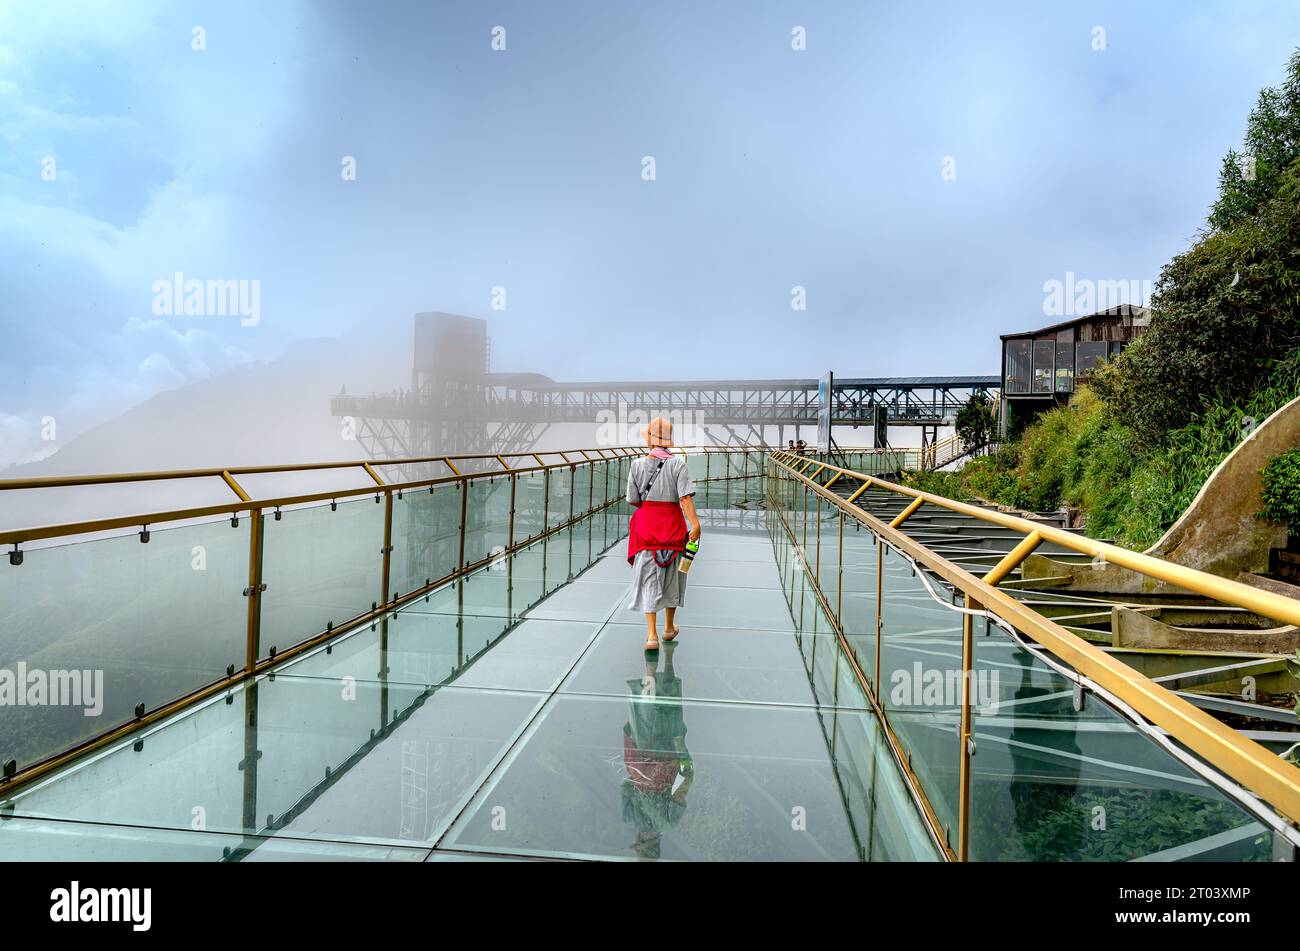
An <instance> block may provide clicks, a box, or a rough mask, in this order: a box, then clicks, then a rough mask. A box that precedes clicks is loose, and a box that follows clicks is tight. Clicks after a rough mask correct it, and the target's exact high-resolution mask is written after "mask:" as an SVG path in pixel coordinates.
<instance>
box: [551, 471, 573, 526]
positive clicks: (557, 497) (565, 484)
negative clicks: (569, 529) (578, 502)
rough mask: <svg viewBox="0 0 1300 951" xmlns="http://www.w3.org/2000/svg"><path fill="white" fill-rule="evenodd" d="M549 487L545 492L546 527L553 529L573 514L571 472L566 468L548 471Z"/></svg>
mask: <svg viewBox="0 0 1300 951" xmlns="http://www.w3.org/2000/svg"><path fill="white" fill-rule="evenodd" d="M548 474H549V475H550V485H549V486H548V488H547V490H546V527H547V528H548V529H549V528H555V527H556V526H557V525H563V524H564V523H565V522H567V521H568V520H569V518H570V517H571V516H572V513H573V508H572V506H573V471H572V470H571V469H570V468H569V467H568V466H557V467H556V468H554V469H550V470H548Z"/></svg>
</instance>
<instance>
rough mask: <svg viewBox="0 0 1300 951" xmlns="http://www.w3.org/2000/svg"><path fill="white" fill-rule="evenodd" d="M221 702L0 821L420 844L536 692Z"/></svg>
mask: <svg viewBox="0 0 1300 951" xmlns="http://www.w3.org/2000/svg"><path fill="white" fill-rule="evenodd" d="M229 699H230V702H229V703H227V702H226V701H225V700H224V699H217V700H216V701H212V702H208V703H205V704H203V705H201V706H200V707H198V708H196V709H192V710H189V711H186V712H185V713H184V714H182V715H179V716H178V717H176V718H174V719H172V720H169V721H166V722H164V723H163V724H160V725H159V726H158V727H156V728H154V729H151V730H149V731H146V732H144V733H143V734H141V735H140V736H139V738H138V739H135V740H130V741H128V742H124V743H122V744H119V745H116V746H112V747H108V748H106V749H105V750H104V751H103V752H100V753H98V754H96V755H93V756H90V757H87V758H86V759H84V760H81V761H79V762H78V763H77V764H76V765H75V766H74V767H73V768H70V769H69V770H67V771H66V772H64V773H62V774H59V775H57V776H55V777H54V778H52V779H51V780H49V781H46V782H43V783H39V784H37V785H35V786H33V787H31V788H28V789H25V790H20V791H19V792H18V793H17V794H16V795H15V796H14V798H13V800H12V808H13V814H14V815H15V816H20V817H21V816H31V817H39V818H51V819H70V820H80V821H88V822H101V823H110V824H115V825H138V826H146V827H154V828H160V829H179V830H188V829H193V828H194V827H195V825H194V824H195V823H196V822H200V823H201V824H202V828H204V829H205V830H207V831H211V832H224V833H236V834H238V833H247V834H262V835H280V834H283V835H285V836H288V837H290V838H303V839H306V838H311V839H325V840H334V841H359V840H366V841H372V842H375V841H382V842H385V843H388V844H393V845H410V844H412V843H427V845H426V847H427V846H431V845H432V842H431V841H430V840H431V839H432V838H436V836H437V835H439V834H441V832H442V827H443V824H444V823H445V822H446V821H447V820H448V819H450V818H451V817H452V816H454V815H455V813H456V811H458V809H459V807H460V805H461V803H462V801H463V800H464V799H466V798H467V797H468V796H469V794H471V793H472V792H473V791H474V790H475V789H476V788H477V787H478V785H479V783H480V782H481V781H482V774H483V773H484V771H485V770H486V769H487V768H489V767H490V766H491V765H492V764H494V763H495V762H496V760H497V759H498V758H499V757H500V755H501V754H502V753H503V752H504V751H505V749H506V748H507V747H508V746H509V744H510V743H511V742H512V741H513V740H514V738H515V737H516V735H517V734H518V733H519V731H520V730H521V729H522V728H523V727H524V725H525V724H527V722H528V721H529V720H530V719H531V717H532V716H533V714H534V713H536V711H537V709H538V708H539V706H540V703H541V700H542V695H539V694H536V693H511V692H505V691H499V690H492V691H487V690H471V689H463V688H460V687H443V688H440V689H437V690H426V689H425V688H423V687H420V686H413V685H403V684H377V683H375V682H373V681H357V682H355V683H350V682H348V681H346V680H330V679H325V678H316V677H297V676H292V675H284V674H277V675H275V676H273V677H272V676H267V677H263V678H259V679H258V681H257V682H256V684H255V685H253V686H251V687H249V688H246V689H240V690H236V691H232V692H231V693H230V694H229ZM250 720H251V721H252V722H254V723H256V728H255V730H246V729H245V727H244V724H245V722H247V721H250ZM254 751H256V752H255V753H254ZM250 762H251V763H252V766H251V768H250V765H249V764H250ZM12 826H13V824H12V822H5V823H0V854H5V853H7V852H8V849H7V847H6V845H5V839H4V837H5V835H6V834H7V831H8V830H9V829H10V828H12Z"/></svg>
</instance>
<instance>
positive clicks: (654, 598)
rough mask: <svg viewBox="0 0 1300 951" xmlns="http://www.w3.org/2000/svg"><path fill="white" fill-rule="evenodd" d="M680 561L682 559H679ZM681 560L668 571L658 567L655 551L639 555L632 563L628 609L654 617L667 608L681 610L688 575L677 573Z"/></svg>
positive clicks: (646, 551)
mask: <svg viewBox="0 0 1300 951" xmlns="http://www.w3.org/2000/svg"><path fill="white" fill-rule="evenodd" d="M678 558H680V556H678ZM678 558H674V559H673V560H672V563H671V564H670V565H669V566H668V567H667V568H660V567H659V566H658V565H657V564H655V554H654V552H653V551H649V550H643V551H639V552H637V553H636V557H635V558H634V559H633V560H632V589H631V591H630V592H629V600H628V605H627V609H628V610H629V611H640V612H641V613H642V614H653V613H654V612H656V611H662V610H663V609H664V608H680V607H681V606H682V603H683V601H684V600H685V597H686V575H684V574H682V572H680V571H678V570H677V561H678Z"/></svg>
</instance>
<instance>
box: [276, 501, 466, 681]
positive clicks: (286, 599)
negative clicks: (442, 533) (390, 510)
mask: <svg viewBox="0 0 1300 951" xmlns="http://www.w3.org/2000/svg"><path fill="white" fill-rule="evenodd" d="M418 495H420V493H419V492H416V493H414V495H411V494H408V495H407V497H408V498H413V497H415V496H418ZM375 498H376V497H375V496H368V495H367V496H361V497H358V498H350V499H344V500H342V501H340V502H339V503H338V505H337V507H335V506H332V505H330V504H324V505H313V506H310V507H307V508H300V509H290V510H287V511H285V512H283V513H282V516H281V518H280V519H278V520H277V519H276V518H274V517H273V516H271V515H267V516H264V519H265V521H264V524H265V527H266V530H265V537H264V538H263V540H262V582H263V584H265V585H266V591H265V592H263V595H262V621H261V638H260V654H261V656H262V657H266V656H267V655H268V652H269V650H270V648H271V647H273V646H274V647H278V648H279V649H281V650H283V649H284V648H286V647H288V646H290V645H292V644H296V643H298V642H299V641H302V640H304V639H306V638H308V637H310V636H312V635H313V634H318V633H320V632H322V631H324V630H326V628H327V627H329V626H330V625H332V626H334V627H338V626H339V625H340V624H342V623H343V622H344V621H348V620H350V619H352V618H354V617H356V616H357V615H360V614H364V613H366V612H367V611H370V610H371V609H372V605H374V604H376V603H377V602H379V601H380V600H382V596H383V566H384V554H383V548H384V508H385V506H384V504H383V499H382V497H379V498H380V501H379V502H376V501H375ZM394 503H396V500H394ZM458 514H459V513H458Z"/></svg>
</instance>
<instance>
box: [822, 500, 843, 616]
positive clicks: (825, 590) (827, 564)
mask: <svg viewBox="0 0 1300 951" xmlns="http://www.w3.org/2000/svg"><path fill="white" fill-rule="evenodd" d="M819 501H820V502H821V512H820V513H819V518H818V534H819V538H818V542H817V549H818V554H817V584H818V585H819V586H820V587H821V589H822V594H824V595H825V596H826V603H827V604H828V605H829V606H830V611H831V614H832V615H835V614H836V612H838V610H839V593H840V524H841V516H840V510H839V509H838V508H836V506H835V505H833V504H832V503H830V502H827V501H825V500H823V499H820V498H819Z"/></svg>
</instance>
